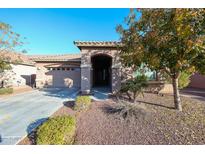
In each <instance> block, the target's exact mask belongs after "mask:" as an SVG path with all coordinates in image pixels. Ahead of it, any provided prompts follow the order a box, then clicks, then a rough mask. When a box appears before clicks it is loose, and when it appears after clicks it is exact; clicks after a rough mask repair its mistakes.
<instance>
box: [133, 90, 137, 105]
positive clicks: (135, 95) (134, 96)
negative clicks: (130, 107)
mask: <svg viewBox="0 0 205 154" xmlns="http://www.w3.org/2000/svg"><path fill="white" fill-rule="evenodd" d="M136 102H137V93H136V92H134V94H133V103H136Z"/></svg>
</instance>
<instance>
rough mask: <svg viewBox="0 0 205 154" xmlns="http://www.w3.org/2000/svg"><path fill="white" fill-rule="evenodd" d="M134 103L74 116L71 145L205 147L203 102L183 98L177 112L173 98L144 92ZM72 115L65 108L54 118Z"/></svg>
mask: <svg viewBox="0 0 205 154" xmlns="http://www.w3.org/2000/svg"><path fill="white" fill-rule="evenodd" d="M137 100H138V102H141V104H140V105H136V107H132V106H130V107H128V108H123V109H122V106H120V105H119V103H116V101H115V100H111V99H110V100H108V101H105V102H93V103H92V106H91V108H90V109H89V110H87V111H86V112H82V113H80V114H79V115H78V116H77V131H76V137H75V143H74V144H205V101H200V100H196V99H191V98H187V97H182V105H183V112H179V111H177V110H175V109H173V106H174V104H173V97H172V96H167V95H165V96H159V95H156V94H149V93H145V97H144V98H142V97H138V99H137ZM74 112H75V111H73V110H72V109H71V107H70V106H69V105H65V106H64V107H62V108H61V109H60V110H59V111H57V112H56V113H55V114H54V115H55V116H59V115H65V114H66V115H73V114H75V113H74ZM127 113H128V114H127ZM123 115H126V116H123ZM25 141H26V139H25V140H24V142H23V141H22V142H21V143H20V144H29V142H28V141H26V142H25Z"/></svg>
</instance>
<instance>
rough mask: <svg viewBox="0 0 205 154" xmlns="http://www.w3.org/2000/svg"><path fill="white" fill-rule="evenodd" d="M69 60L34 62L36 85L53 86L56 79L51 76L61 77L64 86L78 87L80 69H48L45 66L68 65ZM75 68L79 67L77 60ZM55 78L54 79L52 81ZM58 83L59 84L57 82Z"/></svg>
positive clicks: (39, 86) (38, 86) (40, 86)
mask: <svg viewBox="0 0 205 154" xmlns="http://www.w3.org/2000/svg"><path fill="white" fill-rule="evenodd" d="M69 64H71V63H69V62H56V63H54V62H36V68H37V74H36V87H37V88H43V87H53V84H54V82H55V83H56V80H57V79H54V78H53V77H54V76H56V77H58V78H59V77H61V78H64V81H65V86H66V87H72V86H75V87H80V82H81V80H80V76H81V72H80V69H79V70H77V71H62V70H58V71H49V70H47V68H46V66H59V67H60V66H62V65H69ZM75 65H76V68H80V63H79V62H77V63H76V64H75ZM54 80H55V81H54ZM59 85H61V84H60V83H59Z"/></svg>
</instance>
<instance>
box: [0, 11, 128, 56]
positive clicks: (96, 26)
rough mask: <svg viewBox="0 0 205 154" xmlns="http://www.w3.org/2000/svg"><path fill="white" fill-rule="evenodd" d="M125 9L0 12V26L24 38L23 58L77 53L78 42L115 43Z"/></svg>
mask: <svg viewBox="0 0 205 154" xmlns="http://www.w3.org/2000/svg"><path fill="white" fill-rule="evenodd" d="M129 11H130V10H129V9H62V8H61V9H0V22H4V23H7V24H9V25H11V26H12V28H13V29H12V30H13V31H14V32H17V33H19V34H20V35H21V36H23V37H26V38H27V40H26V42H29V43H28V44H25V45H24V49H25V50H27V52H28V53H27V54H30V55H31V54H70V53H79V52H80V51H79V49H78V48H77V47H76V46H75V45H74V44H73V41H75V40H81V41H93V40H94V41H95V40H96V41H117V40H119V34H118V33H117V32H116V26H117V25H118V24H123V23H124V18H125V17H126V16H127V15H128V14H129Z"/></svg>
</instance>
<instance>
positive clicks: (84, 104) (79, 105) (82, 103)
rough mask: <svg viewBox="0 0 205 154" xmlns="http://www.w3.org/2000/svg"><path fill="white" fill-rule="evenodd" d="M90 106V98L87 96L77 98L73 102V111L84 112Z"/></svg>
mask: <svg viewBox="0 0 205 154" xmlns="http://www.w3.org/2000/svg"><path fill="white" fill-rule="evenodd" d="M90 106H91V98H90V97H89V96H78V97H77V98H76V101H75V106H74V110H76V111H84V110H88V109H89V108H90Z"/></svg>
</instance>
